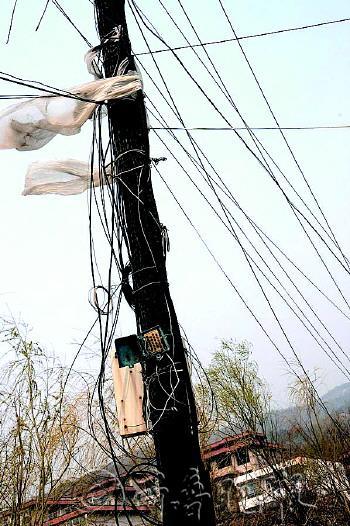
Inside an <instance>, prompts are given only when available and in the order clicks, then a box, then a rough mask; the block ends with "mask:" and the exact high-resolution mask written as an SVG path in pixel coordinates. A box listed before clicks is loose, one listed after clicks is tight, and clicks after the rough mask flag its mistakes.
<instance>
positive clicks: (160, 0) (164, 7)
mask: <svg viewBox="0 0 350 526" xmlns="http://www.w3.org/2000/svg"><path fill="white" fill-rule="evenodd" d="M177 1H178V3H179V5H180V7H181V9H182V11H183V13H184V14H185V16H186V19H187V21H188V22H189V24H190V26H191V29H192V30H193V32H194V34H195V35H196V37H197V39H198V40H199V42H200V44H202V43H201V39H200V37H199V35H198V33H197V31H196V29H195V27H194V25H193V23H192V22H191V20H190V18H189V16H188V14H187V12H186V10H185V8H184V7H183V5H182V3H181V0H177ZM158 2H159V3H160V5H161V6H162V8H163V10H164V11H165V12H166V14H167V16H168V17H169V18H170V20H171V21H172V23H173V24H174V26H175V27H176V28H177V30H178V31H179V32H180V34H181V35H182V37H183V38H184V39H185V40H186V42H189V41H188V39H187V37H186V35H185V34H184V33H183V31H182V30H181V28H180V27H179V25H178V24H177V23H176V21H175V19H174V18H173V16H172V15H171V13H170V12H169V10H168V9H167V8H166V6H165V5H164V3H163V2H162V0H158ZM144 16H145V15H144ZM147 21H148V22H149V20H148V19H147ZM152 28H153V30H154V31H156V30H155V28H154V26H152ZM157 36H158V37H160V35H159V33H158V32H157ZM143 38H144V40H145V37H144V35H143ZM240 47H241V45H240ZM203 50H204V53H205V54H206V56H207V58H208V60H209V62H210V65H211V66H212V68H213V69H214V72H215V73H216V75H217V77H218V79H219V81H220V83H221V86H220V85H219V83H218V81H217V80H216V78H215V77H214V75H213V74H212V73H211V72H210V70H208V68H207V67H206V66H205V64H204V62H203V60H202V59H201V57H200V56H199V55H198V53H197V52H196V51H195V50H193V52H194V53H195V55H196V57H197V58H198V60H199V61H200V63H201V64H202V65H203V66H204V67H205V69H206V71H207V73H208V74H209V76H210V77H211V78H212V80H213V81H214V82H215V84H216V85H217V86H218V87H219V89H220V91H221V92H222V93H223V94H224V96H225V97H226V98H227V100H228V101H229V102H230V104H231V105H232V106H233V108H234V109H235V111H236V112H237V113H238V115H239V117H240V118H241V119H242V121H243V123H244V124H245V126H246V129H247V131H248V132H249V134H250V136H251V138H252V139H253V141H254V143H255V146H256V147H257V149H258V151H259V153H260V154H261V156H262V158H263V159H264V162H265V163H266V166H267V168H268V170H267V171H268V173H269V174H270V176H271V177H272V179H273V180H274V181H275V182H276V183H277V180H276V178H275V176H274V175H273V173H272V171H271V168H270V167H269V165H268V163H267V161H266V159H265V158H264V155H263V154H262V152H261V150H260V148H259V146H260V147H261V148H262V149H263V151H264V152H265V153H266V154H267V155H268V157H269V159H270V160H271V161H272V162H273V164H274V165H275V166H276V168H277V169H278V171H279V172H280V174H281V175H282V176H283V178H284V179H285V180H286V182H287V183H288V184H289V186H290V187H291V188H292V189H293V191H294V192H295V194H296V195H297V196H298V198H299V199H300V200H301V202H302V203H303V204H304V206H305V207H306V208H307V210H308V211H309V212H310V214H311V215H312V217H313V218H314V219H315V220H316V222H317V223H318V225H319V226H320V227H321V228H322V229H323V230H324V232H325V233H326V235H327V236H328V237H330V239H332V237H331V236H330V235H329V233H328V232H327V231H326V230H325V229H324V227H323V225H322V224H321V223H320V221H319V220H318V219H317V217H316V216H315V215H314V213H313V212H312V211H311V209H310V208H309V207H308V205H307V204H306V202H305V200H304V199H303V198H302V196H301V195H300V194H299V192H297V191H296V189H295V187H294V186H293V185H292V184H291V183H290V181H289V180H288V179H287V177H286V176H285V175H284V173H283V172H282V171H281V169H280V168H279V166H278V165H277V164H276V162H275V161H274V160H273V159H272V157H271V156H270V155H269V153H268V152H267V150H266V149H265V148H264V146H263V145H262V143H261V142H260V141H259V140H258V139H257V137H256V136H255V135H254V134H252V130H251V128H250V127H249V126H248V124H247V123H246V121H245V119H244V118H243V116H242V114H241V113H240V112H239V110H238V108H237V106H236V104H235V103H234V101H233V99H232V97H231V95H230V93H229V90H228V88H227V87H226V85H225V83H224V81H223V79H222V77H221V75H220V73H219V71H218V70H217V68H216V66H215V64H214V62H213V61H212V59H211V58H210V56H209V54H208V52H207V50H206V49H205V48H204V47H203ZM152 57H153V55H152ZM153 60H154V58H153ZM154 61H155V60H154ZM181 65H183V64H182V63H181ZM249 66H250V64H249ZM183 67H184V66H183ZM254 78H255V79H256V77H254ZM256 81H257V79H256ZM259 86H260V85H259ZM203 94H204V93H203ZM208 100H209V99H208ZM269 109H270V111H271V108H270V106H269ZM273 117H274V118H275V116H274V114H273ZM275 121H276V119H275ZM227 123H228V121H227ZM276 123H277V121H276ZM277 124H278V123H277ZM237 136H238V137H240V135H239V134H237ZM282 136H283V133H282ZM240 138H241V137H240ZM241 140H242V138H241ZM284 140H285V142H286V143H287V140H286V139H285V138H284ZM258 145H259V146H258ZM287 145H288V147H289V144H288V143H287ZM289 150H290V153H291V154H292V155H293V152H291V149H290V148H289ZM293 160H294V161H295V162H297V161H296V159H295V156H294V157H293ZM297 166H298V168H299V169H300V166H299V164H297ZM303 177H304V179H305V176H304V175H303ZM278 186H279V185H278ZM309 190H310V191H311V188H310V187H309ZM311 193H312V191H311ZM312 195H313V194H312ZM313 197H314V199H316V198H315V196H314V195H313ZM297 220H298V221H299V222H300V220H299V218H298V217H297ZM326 222H327V221H326ZM300 224H301V223H300ZM327 225H328V223H327ZM301 226H302V225H301ZM305 233H306V232H305ZM332 242H334V243H335V246H336V247H337V248H338V249H339V251H340V253H341V254H342V256H343V257H344V258H345V256H344V254H343V252H342V251H341V248H340V247H339V244H338V243H337V241H336V239H335V237H334V235H333V239H332ZM345 261H346V263H347V260H346V258H345ZM348 270H349V271H350V268H349V266H348ZM335 284H336V283H335ZM336 285H337V284H336ZM342 296H343V295H342Z"/></svg>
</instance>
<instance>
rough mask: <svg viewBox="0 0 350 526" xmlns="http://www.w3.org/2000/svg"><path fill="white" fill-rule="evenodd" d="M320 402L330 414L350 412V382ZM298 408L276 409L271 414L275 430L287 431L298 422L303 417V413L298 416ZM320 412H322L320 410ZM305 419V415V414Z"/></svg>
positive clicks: (327, 394) (323, 397) (329, 393)
mask: <svg viewBox="0 0 350 526" xmlns="http://www.w3.org/2000/svg"><path fill="white" fill-rule="evenodd" d="M321 399H322V402H323V403H324V405H325V406H326V408H327V410H328V411H329V412H330V413H333V412H335V411H337V412H342V411H349V412H350V382H347V383H344V384H341V385H338V386H337V387H334V388H333V389H331V390H330V391H328V392H327V393H326V394H324V395H323V396H322V397H321ZM300 411H301V410H300V408H297V407H287V408H286V409H277V410H275V411H273V412H272V415H273V417H274V420H275V422H276V425H277V429H278V430H279V431H280V432H283V431H287V430H288V429H289V428H290V426H291V425H292V424H293V422H295V421H297V420H300V417H302V416H303V411H302V413H301V414H300ZM320 411H321V412H322V410H320ZM305 417H306V414H305Z"/></svg>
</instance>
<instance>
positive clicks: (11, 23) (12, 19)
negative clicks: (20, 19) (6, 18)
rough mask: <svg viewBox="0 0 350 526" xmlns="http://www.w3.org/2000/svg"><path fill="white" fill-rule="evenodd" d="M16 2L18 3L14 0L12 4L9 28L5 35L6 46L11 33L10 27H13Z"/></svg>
mask: <svg viewBox="0 0 350 526" xmlns="http://www.w3.org/2000/svg"><path fill="white" fill-rule="evenodd" d="M17 2H18V0H14V3H13V7H12V12H11V20H10V27H9V30H8V34H7V40H6V44H8V43H9V42H10V36H11V32H12V27H13V21H14V18H15V13H16V8H17Z"/></svg>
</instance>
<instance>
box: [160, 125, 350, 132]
mask: <svg viewBox="0 0 350 526" xmlns="http://www.w3.org/2000/svg"><path fill="white" fill-rule="evenodd" d="M249 129H250V130H252V131H280V130H290V131H293V130H294V131H297V130H301V131H303V130H337V129H350V124H335V125H329V126H327V125H323V126H322V125H321V126H279V127H277V126H250V127H249ZM150 130H172V131H249V130H247V128H246V127H243V126H233V127H230V128H228V127H226V128H225V127H219V126H212V127H206V126H197V127H193V128H180V127H172V126H168V127H166V126H159V127H156V126H150Z"/></svg>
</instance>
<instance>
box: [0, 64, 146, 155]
mask: <svg viewBox="0 0 350 526" xmlns="http://www.w3.org/2000/svg"><path fill="white" fill-rule="evenodd" d="M140 89H142V84H141V80H140V76H139V75H137V74H136V73H135V74H132V75H120V76H116V77H112V78H106V79H100V80H95V81H92V82H89V83H86V84H82V85H80V86H77V87H75V88H72V89H71V90H70V92H69V93H71V94H72V95H73V97H74V96H76V97H78V98H69V97H64V96H57V97H56V96H52V97H51V96H49V97H47V96H43V97H38V98H35V99H31V100H28V101H25V102H21V103H19V104H15V105H13V106H11V107H10V108H8V109H7V110H5V111H4V112H2V113H0V149H10V148H16V149H17V150H37V149H39V148H42V147H43V146H45V144H47V143H48V142H50V141H51V140H52V139H53V137H55V135H57V134H61V135H74V134H76V133H79V132H80V129H81V127H82V125H83V124H84V123H85V122H86V121H87V120H88V119H89V118H90V117H91V116H92V114H93V112H94V111H95V109H96V107H97V103H99V102H103V101H106V100H112V99H118V98H122V97H127V96H131V95H133V94H135V93H136V92H137V91H138V90H140ZM80 99H84V100H80Z"/></svg>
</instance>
